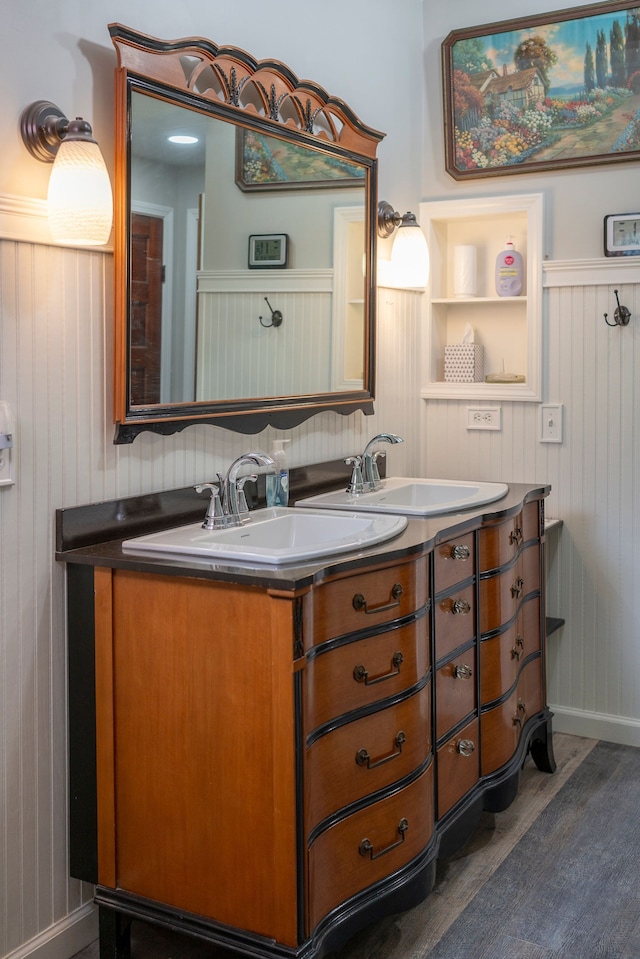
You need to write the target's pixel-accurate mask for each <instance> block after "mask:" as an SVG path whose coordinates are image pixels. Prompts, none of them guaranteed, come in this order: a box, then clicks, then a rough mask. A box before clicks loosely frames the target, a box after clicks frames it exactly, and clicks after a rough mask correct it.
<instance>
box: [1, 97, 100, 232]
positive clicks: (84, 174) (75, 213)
mask: <svg viewBox="0 0 640 959" xmlns="http://www.w3.org/2000/svg"><path fill="white" fill-rule="evenodd" d="M20 132H21V134H22V140H23V142H24V145H25V147H26V148H27V150H28V151H29V153H30V154H31V156H32V157H34V158H35V159H36V160H41V161H42V162H43V163H53V169H52V171H51V177H50V180H49V194H48V202H49V227H50V229H51V235H52V236H53V238H54V240H56V241H57V242H59V243H65V244H73V245H77V246H102V245H104V244H105V243H107V242H108V240H109V235H110V233H111V223H112V221H113V196H112V193H111V183H110V181H109V174H108V172H107V168H106V166H105V162H104V159H103V157H102V153H101V152H100V147H99V146H98V144H97V142H96V140H94V138H93V131H92V129H91V125H90V124H89V123H87V121H86V120H83V119H82V117H76V118H75V120H69V119H67V117H66V116H65V115H64V113H63V112H62V110H60V109H59V107H57V106H56V105H55V103H51V102H50V101H49V100H36V101H35V102H34V103H31V104H29V106H27V107H25V109H24V110H23V111H22V114H21V116H20Z"/></svg>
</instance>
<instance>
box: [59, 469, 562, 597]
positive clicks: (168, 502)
mask: <svg viewBox="0 0 640 959" xmlns="http://www.w3.org/2000/svg"><path fill="white" fill-rule="evenodd" d="M344 471H345V466H344V464H343V463H342V461H334V462H333V463H321V464H316V465H314V466H309V467H300V468H298V469H294V470H292V471H291V502H292V503H295V501H296V500H297V499H302V498H303V497H307V496H312V495H315V494H316V493H319V492H328V491H329V490H332V489H340V488H341V487H342V486H345V485H346V481H348V473H347V474H346V480H345V472H344ZM549 491H550V487H549V486H539V485H528V484H523V483H518V484H509V490H508V492H507V494H506V496H505V497H503V499H501V500H498V501H496V502H494V503H489V504H487V505H486V506H484V507H481V508H479V509H471V510H463V511H460V512H457V513H447V514H443V513H441V514H439V515H436V516H431V517H426V518H424V519H422V518H420V519H416V518H413V517H409V519H408V523H407V526H406V528H405V529H404V531H403V532H402V533H400V534H399V535H398V536H396V537H395V538H394V539H391V540H387V542H385V543H380V544H379V545H377V546H372V547H370V548H368V549H366V550H360V551H357V552H352V553H344V554H342V555H337V556H335V557H329V558H326V557H325V558H323V559H322V560H317V561H315V562H309V563H296V564H292V565H286V566H269V565H267V564H257V563H256V564H248V563H241V564H240V563H238V564H233V563H229V562H220V561H216V562H212V561H210V560H203V559H196V558H194V557H187V556H184V557H179V556H177V555H175V554H173V555H170V556H157V555H156V556H148V555H144V554H142V553H140V554H134V553H131V552H127V553H125V552H124V551H123V550H122V541H123V540H125V539H130V538H131V537H132V536H140V535H142V534H144V533H149V532H155V531H156V530H159V529H170V528H172V527H178V526H184V525H187V524H189V523H196V522H199V521H201V520H202V519H203V518H204V514H205V511H206V507H207V502H206V497H203V496H200V495H199V494H197V493H196V492H195V491H194V489H193V487H187V488H185V489H181V490H169V491H166V492H162V493H153V494H149V495H146V496H135V497H128V498H125V499H119V500H109V501H106V502H103V503H95V504H90V505H87V506H77V507H72V508H70V509H62V510H57V511H56V559H57V560H60V561H62V562H65V563H77V564H81V565H90V566H108V567H111V568H116V569H130V570H137V571H141V572H153V573H159V574H163V575H170V576H193V577H197V578H204V579H213V580H218V581H222V582H233V583H241V584H247V585H254V586H261V587H262V588H267V589H275V590H283V591H285V592H292V591H295V590H298V589H302V588H305V587H308V586H309V585H311V584H312V583H316V582H319V581H321V580H323V579H326V578H328V577H331V576H334V575H336V574H338V573H344V572H348V571H350V570H357V569H363V568H365V567H367V566H371V565H378V564H380V563H386V562H397V561H399V560H402V559H403V558H406V559H410V558H411V557H412V556H419V555H420V554H421V553H423V552H425V551H429V550H431V549H433V547H434V546H437V545H438V543H441V542H444V541H446V540H448V539H450V538H451V537H453V536H458V535H462V534H464V533H466V532H469V531H470V530H473V529H476V528H477V527H478V526H480V525H483V524H486V523H491V522H499V521H501V520H503V519H506V518H508V517H509V516H510V515H515V514H516V513H518V512H519V511H520V510H521V508H522V506H523V504H524V503H525V502H527V501H528V500H529V499H532V498H533V499H537V498H540V497H541V496H546V495H548V493H549ZM263 495H264V494H263V489H262V488H261V486H259V487H258V493H257V496H256V497H255V499H254V502H253V503H251V502H250V504H249V505H250V506H251V508H255V507H256V506H260V505H264V503H263Z"/></svg>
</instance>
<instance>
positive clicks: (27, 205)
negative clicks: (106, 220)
mask: <svg viewBox="0 0 640 959" xmlns="http://www.w3.org/2000/svg"><path fill="white" fill-rule="evenodd" d="M0 240H17V241H19V242H23V243H43V244H45V245H46V246H64V248H65V249H79V250H86V249H87V247H73V245H71V244H66V243H65V244H60V243H56V241H55V240H54V239H53V237H52V236H51V232H50V230H49V221H48V217H47V201H46V200H38V199H35V198H34V197H28V196H14V195H13V194H11V193H0ZM91 249H93V250H95V251H97V252H102V253H111V251H112V248H111V246H99V247H92V248H91Z"/></svg>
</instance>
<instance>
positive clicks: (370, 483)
mask: <svg viewBox="0 0 640 959" xmlns="http://www.w3.org/2000/svg"><path fill="white" fill-rule="evenodd" d="M377 443H392V444H393V445H395V444H396V443H404V440H403V439H402V437H401V436H397V435H396V434H395V433H378V434H377V436H374V437H373V439H371V440H369V442H368V443H367V445H366V446H365V448H364V453H363V454H362V479H363V483H364V489H365V492H367V493H371V492H373V491H374V490H377V489H382V480H381V479H380V470H379V469H378V460H379V459H380V457H381V456H386V453H385V452H384V450H376V449H375V446H376V444H377Z"/></svg>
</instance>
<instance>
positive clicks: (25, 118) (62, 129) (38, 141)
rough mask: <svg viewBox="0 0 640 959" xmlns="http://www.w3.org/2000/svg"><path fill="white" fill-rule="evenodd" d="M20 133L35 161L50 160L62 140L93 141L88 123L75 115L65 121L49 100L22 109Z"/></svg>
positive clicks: (61, 113) (60, 111)
mask: <svg viewBox="0 0 640 959" xmlns="http://www.w3.org/2000/svg"><path fill="white" fill-rule="evenodd" d="M20 132H21V134H22V140H23V143H24V145H25V146H26V148H27V150H28V151H29V153H30V154H31V156H32V157H35V159H36V160H42V161H43V163H53V161H54V160H55V158H56V154H57V153H58V150H59V148H60V144H61V143H62V141H63V140H65V139H69V140H85V141H87V142H89V143H95V142H96V141H95V140H94V139H93V131H92V129H91V124H89V123H87V121H86V120H83V119H82V117H76V119H75V120H68V119H67V117H66V116H65V115H64V113H63V112H62V110H60V109H59V108H58V107H57V106H56V105H55V103H51V102H50V101H49V100H35V101H34V102H33V103H30V104H29V106H28V107H25V109H24V110H23V111H22V115H21V117H20Z"/></svg>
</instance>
